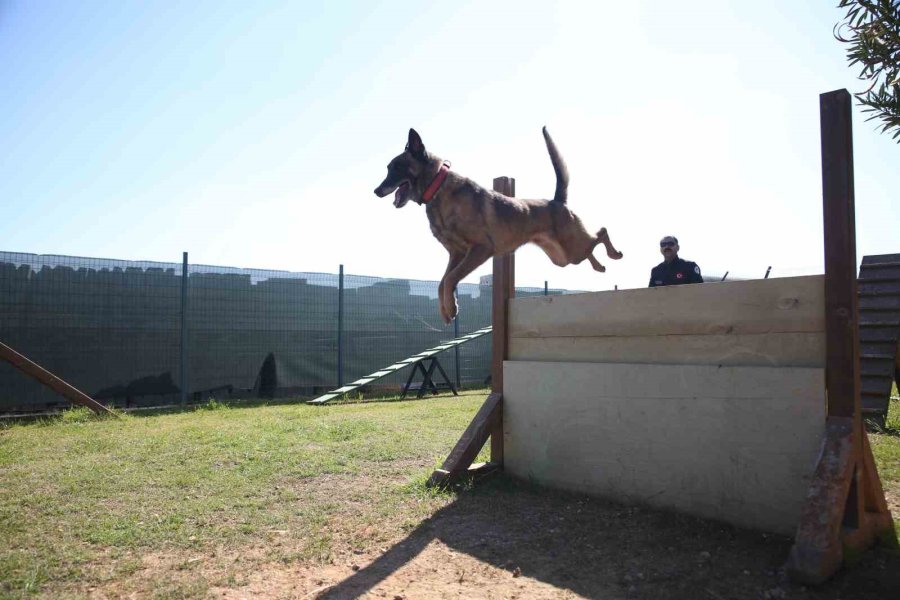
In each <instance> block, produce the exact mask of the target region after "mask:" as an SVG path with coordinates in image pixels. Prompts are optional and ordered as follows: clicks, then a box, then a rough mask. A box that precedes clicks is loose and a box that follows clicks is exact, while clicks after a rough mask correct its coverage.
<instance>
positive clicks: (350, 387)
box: [307, 325, 492, 405]
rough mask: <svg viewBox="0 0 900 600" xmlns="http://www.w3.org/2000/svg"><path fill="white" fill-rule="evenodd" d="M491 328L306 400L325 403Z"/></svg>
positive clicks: (484, 330)
mask: <svg viewBox="0 0 900 600" xmlns="http://www.w3.org/2000/svg"><path fill="white" fill-rule="evenodd" d="M491 329H492V327H491V326H490V325H489V326H487V327H483V328H481V329H479V330H477V331H473V332H472V333H468V334H466V335H461V336H459V337H458V338H456V339H453V340H450V341H449V342H444V343H443V344H441V345H440V346H435V347H434V348H429V349H428V350H425V351H424V352H419V353H418V354H413V355H412V356H410V357H409V358H404V359H403V360H401V361H400V362H396V363H394V364H392V365H390V366H389V367H385V368H383V369H380V370H378V371H375V372H374V373H372V374H370V375H366V376H365V377H363V378H361V379H357V380H356V381H354V382H353V383H350V384H347V385H345V386H343V387H339V388H338V389H336V390H333V391H331V392H328V393H327V394H323V395H321V396H319V397H318V398H315V399H313V400H309V401H308V402H307V404H317V405H322V404H326V403H328V402H329V401H331V400H334V399H335V398H338V397H340V396H343V395H344V394H349V393H350V392H352V391H354V390H356V389H358V388H361V387H362V386H364V385H367V384H370V383H372V382H373V381H376V380H378V379H381V378H382V377H387V376H388V375H390V374H392V373H396V372H397V371H399V370H400V369H402V368H404V367H408V366H410V365H413V364H415V363H417V362H419V361H420V360H422V359H425V358H430V357H432V356H435V355H436V354H440V353H441V352H443V351H444V350H450V349H451V348H455V347H456V346H461V345H462V344H465V343H466V342H471V341H472V340H474V339H478V338H480V337H481V336H483V335H487V334H489V333H490V332H491Z"/></svg>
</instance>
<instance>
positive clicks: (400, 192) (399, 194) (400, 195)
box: [394, 183, 409, 206]
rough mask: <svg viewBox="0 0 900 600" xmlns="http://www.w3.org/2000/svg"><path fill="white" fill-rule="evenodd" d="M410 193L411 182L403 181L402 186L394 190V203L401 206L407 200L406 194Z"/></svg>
mask: <svg viewBox="0 0 900 600" xmlns="http://www.w3.org/2000/svg"><path fill="white" fill-rule="evenodd" d="M408 193H409V184H408V183H401V184H400V187H398V188H397V191H396V192H394V204H395V205H397V206H400V205H401V204H403V202H404V201H405V200H406V196H407V194H408Z"/></svg>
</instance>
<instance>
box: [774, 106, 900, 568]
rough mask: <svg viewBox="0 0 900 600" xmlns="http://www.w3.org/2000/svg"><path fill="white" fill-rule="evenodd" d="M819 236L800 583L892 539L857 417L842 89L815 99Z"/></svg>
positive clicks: (849, 146)
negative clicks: (813, 402)
mask: <svg viewBox="0 0 900 600" xmlns="http://www.w3.org/2000/svg"><path fill="white" fill-rule="evenodd" d="M819 110H820V125H821V135H822V197H823V217H824V233H825V335H826V342H825V347H826V352H825V353H826V363H825V388H826V394H827V410H826V422H825V433H824V442H823V449H822V455H821V456H820V458H819V463H818V465H817V466H816V470H815V473H814V475H813V480H812V484H811V485H810V490H809V493H808V494H807V498H806V504H805V505H804V507H803V511H802V513H801V516H800V524H799V526H798V528H797V536H796V538H795V540H794V546H793V547H792V548H791V554H790V557H789V558H788V564H787V568H788V573H789V574H790V576H791V577H792V578H793V579H794V580H796V581H798V582H801V583H808V584H818V583H822V582H824V581H825V580H827V579H828V578H830V577H831V576H832V575H833V574H834V573H835V571H837V570H838V569H839V568H840V566H841V564H842V562H843V559H844V548H845V547H846V548H850V549H852V550H854V551H862V550H864V549H866V548H868V547H869V546H871V545H872V544H873V543H874V541H875V540H876V538H879V537H881V538H883V539H885V540H889V543H893V544H896V543H897V539H896V534H895V532H894V526H893V520H892V518H891V513H890V511H889V510H888V508H887V502H886V501H885V498H884V491H883V489H882V487H881V481H880V479H879V477H878V471H877V469H876V468H875V461H874V458H873V457H872V454H871V453H872V451H871V448H870V447H869V444H868V438H867V436H866V432H865V430H864V429H863V426H862V419H861V417H860V405H861V400H860V368H859V323H858V314H859V312H858V300H857V293H856V225H855V206H854V204H855V201H854V190H853V139H852V138H853V136H852V127H851V117H852V112H851V99H850V94H849V93H848V92H847V90H837V91H834V92H828V93H826V94H822V95H821V96H820V97H819Z"/></svg>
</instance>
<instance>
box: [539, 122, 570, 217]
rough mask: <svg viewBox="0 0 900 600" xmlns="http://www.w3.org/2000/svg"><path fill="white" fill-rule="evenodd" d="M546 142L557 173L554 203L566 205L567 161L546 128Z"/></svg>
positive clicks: (567, 193)
mask: <svg viewBox="0 0 900 600" xmlns="http://www.w3.org/2000/svg"><path fill="white" fill-rule="evenodd" d="M544 141H545V142H547V152H549V153H550V162H552V163H553V170H554V171H556V193H555V194H554V195H553V201H554V202H561V203H563V204H565V203H566V199H567V198H568V196H569V169H567V168H566V161H564V160H563V157H562V156H561V155H560V153H559V150H557V149H556V144H554V143H553V138H551V137H550V134H549V133H547V128H546V127H544Z"/></svg>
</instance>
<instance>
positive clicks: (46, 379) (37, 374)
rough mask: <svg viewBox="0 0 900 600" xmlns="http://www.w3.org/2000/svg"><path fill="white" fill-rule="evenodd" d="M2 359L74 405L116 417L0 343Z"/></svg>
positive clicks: (83, 394) (82, 393) (85, 395)
mask: <svg viewBox="0 0 900 600" xmlns="http://www.w3.org/2000/svg"><path fill="white" fill-rule="evenodd" d="M0 358H2V359H4V360H5V361H6V362H8V363H9V364H11V365H12V366H14V367H15V368H17V369H18V370H20V371H22V372H23V373H25V374H26V375H28V376H30V377H32V378H34V379H35V380H37V381H39V382H40V383H42V384H44V385H45V386H47V387H48V388H50V389H51V390H53V391H54V392H56V393H57V394H59V395H61V396H63V397H64V398H66V399H67V400H69V401H70V402H72V403H74V404H80V405H81V406H87V407H88V408H90V409H91V410H92V411H94V412H95V413H98V414H99V413H103V412H105V413H108V414H111V415H115V413H114V412H112V411H111V410H109V409H108V408H106V407H105V406H103V405H102V404H100V403H99V402H97V401H96V400H94V399H93V398H91V397H90V396H88V395H87V394H85V393H84V392H82V391H81V390H79V389H77V388H76V387H74V386H72V385H70V384H68V383H66V382H65V381H63V380H62V379H60V378H59V377H57V376H56V375H54V374H53V373H51V372H50V371H48V370H47V369H45V368H44V367H42V366H40V365H39V364H37V363H36V362H34V361H32V360H30V359H29V358H28V357H26V356H23V355H22V354H19V353H18V352H16V351H15V350H13V349H12V348H10V347H9V346H7V345H6V344H3V343H0Z"/></svg>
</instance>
